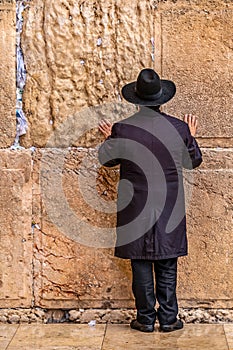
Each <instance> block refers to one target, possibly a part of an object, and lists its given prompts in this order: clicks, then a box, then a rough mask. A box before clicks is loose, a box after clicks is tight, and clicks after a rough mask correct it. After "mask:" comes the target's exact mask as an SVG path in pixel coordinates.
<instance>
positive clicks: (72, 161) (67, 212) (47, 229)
mask: <svg viewBox="0 0 233 350" xmlns="http://www.w3.org/2000/svg"><path fill="white" fill-rule="evenodd" d="M65 152H66V153H67V151H65V150H64V151H63V155H64V154H65ZM93 152H94V151H92V152H91V151H87V150H73V149H72V150H70V151H69V152H68V153H67V154H66V155H65V156H66V158H65V166H64V168H63V169H61V170H62V185H63V188H61V187H60V188H59V187H56V188H54V192H55V193H60V192H61V191H63V192H64V195H65V198H66V201H67V203H68V209H67V208H66V209H64V210H63V207H62V206H63V203H61V202H60V199H59V198H58V199H57V200H54V199H52V207H50V199H51V197H50V192H49V190H48V189H47V188H44V187H43V186H44V185H45V182H44V180H43V179H40V178H39V177H38V176H37V175H35V176H34V178H35V179H37V181H38V180H39V179H40V180H41V182H40V187H41V195H42V199H43V207H42V208H41V214H40V215H41V218H40V221H39V222H38V221H37V224H38V225H39V227H41V230H38V229H35V231H34V232H35V252H34V260H35V263H34V269H35V284H34V286H35V297H36V305H38V306H43V307H61V306H62V307H67V308H72V307H110V306H111V307H119V306H120V305H121V304H122V303H123V304H124V303H125V300H127V305H131V306H133V302H132V296H131V276H130V268H129V264H128V263H126V262H124V261H122V260H119V259H116V258H114V257H113V249H112V248H111V247H112V246H113V243H114V240H113V239H112V238H111V236H110V238H111V239H110V242H107V246H109V248H108V249H103V248H101V247H102V246H104V245H105V244H106V241H105V237H103V238H102V237H101V230H102V227H103V230H104V227H110V228H111V226H113V225H114V224H115V213H114V212H113V214H111V215H110V216H108V215H107V214H102V215H101V212H100V214H98V212H97V211H96V209H93V208H91V204H90V203H91V200H92V198H91V196H92V195H93V193H96V195H97V191H98V189H99V191H100V193H101V194H102V197H104V198H107V199H110V200H111V199H113V198H114V196H115V192H116V189H115V185H116V180H117V178H118V170H114V169H113V170H111V171H110V172H111V175H110V176H109V174H108V177H106V173H105V172H106V170H105V171H104V170H101V171H100V173H99V174H98V173H97V169H96V162H97V160H96V157H95V156H94V154H95V155H96V153H95V152H94V154H93ZM45 155H49V158H46V157H45ZM58 155H59V152H58V151H57V150H51V151H50V150H47V151H43V152H38V154H37V153H36V154H35V160H34V164H35V169H37V171H38V170H39V171H41V175H43V176H44V177H45V181H47V182H49V181H51V180H52V181H53V179H52V178H51V176H52V177H53V178H54V177H55V176H56V174H55V172H54V171H52V172H50V171H49V169H50V170H51V169H52V162H53V161H54V160H56V159H57V158H56V157H58ZM85 158H86V160H85ZM43 162H45V163H46V162H47V163H46V164H45V165H43ZM37 163H39V164H37ZM82 163H84V167H85V168H84V167H82V166H83V165H82ZM87 164H89V165H88V166H87ZM42 165H43V166H45V168H46V171H45V172H43V171H42ZM46 166H48V167H46ZM85 172H86V175H85V176H87V175H88V173H89V174H91V178H93V177H94V179H95V177H96V175H97V176H98V181H97V190H96V189H93V186H92V185H91V183H90V181H92V180H93V179H91V180H90V178H89V179H88V184H89V187H88V188H86V189H85V186H84V188H83V189H82V190H83V192H80V187H81V186H80V177H81V176H82V173H85ZM105 181H106V183H107V186H105V190H103V188H104V182H105ZM47 182H46V183H47ZM98 182H99V184H98ZM84 185H85V184H84ZM93 190H94V192H93ZM103 192H104V194H103ZM51 195H52V194H51ZM83 197H84V198H83ZM94 199H95V197H94ZM38 201H39V202H40V201H41V199H39V198H38ZM54 204H55V205H54ZM92 204H93V206H94V205H95V203H94V201H92ZM59 207H62V212H60V208H59ZM37 208H39V206H37ZM97 209H98V208H97ZM72 211H73V212H74V213H75V215H76V216H77V217H76V216H75V219H77V221H74V223H73V222H72V220H73V217H72V216H71V214H72ZM48 212H49V214H48ZM57 212H58V214H57ZM38 219H39V216H37V220H38ZM78 219H79V220H78ZM83 221H85V222H86V223H87V224H88V225H89V226H88V227H89V230H90V232H88V231H84V232H82V231H81V230H82V228H81V227H80V222H83ZM113 231H114V229H113ZM99 232H100V233H99ZM97 234H99V235H100V236H98V235H97ZM110 234H111V231H110ZM107 238H108V239H109V237H107ZM113 238H114V237H113ZM98 247H99V248H98Z"/></svg>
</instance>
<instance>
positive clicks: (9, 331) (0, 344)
mask: <svg viewBox="0 0 233 350" xmlns="http://www.w3.org/2000/svg"><path fill="white" fill-rule="evenodd" d="M18 327H19V326H18V325H9V324H7V325H2V324H1V325H0V350H6V349H7V346H8V344H9V343H10V341H11V340H12V338H13V337H14V335H15V333H16V331H17V328H18Z"/></svg>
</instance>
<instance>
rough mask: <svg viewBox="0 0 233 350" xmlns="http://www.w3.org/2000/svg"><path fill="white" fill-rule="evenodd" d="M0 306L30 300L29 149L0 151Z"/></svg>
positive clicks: (28, 304) (16, 304) (27, 304)
mask: <svg viewBox="0 0 233 350" xmlns="http://www.w3.org/2000/svg"><path fill="white" fill-rule="evenodd" d="M0 193H1V196H0V207H1V210H0V236H1V239H0V250H1V255H0V307H20V306H24V307H30V305H31V301H32V235H31V210H32V182H31V154H30V152H29V151H19V152H14V151H9V150H2V151H1V152H0Z"/></svg>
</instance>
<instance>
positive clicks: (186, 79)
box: [161, 1, 233, 147]
mask: <svg viewBox="0 0 233 350" xmlns="http://www.w3.org/2000/svg"><path fill="white" fill-rule="evenodd" d="M191 3H192V5H193V6H191V5H190V2H186V1H178V2H176V4H175V5H171V2H169V4H170V5H169V4H166V5H165V7H164V8H163V7H161V14H162V33H163V34H162V47H163V50H162V72H163V76H164V77H169V78H172V79H173V80H174V81H175V82H176V84H177V94H176V96H175V98H174V99H173V100H172V101H171V102H170V103H169V104H168V105H167V106H165V108H166V110H167V111H169V112H171V113H173V114H174V115H177V116H180V117H181V116H182V115H184V114H185V113H193V114H196V115H198V116H199V120H200V127H199V133H198V135H199V136H200V137H203V138H207V139H209V138H212V139H213V138H224V140H225V146H226V145H227V142H228V141H230V140H228V139H227V137H228V138H230V137H231V138H232V136H233V131H232V113H233V107H232V102H231V101H232V79H233V59H232V58H233V41H232V25H233V16H232V14H233V4H232V2H228V1H191ZM162 9H163V10H162ZM216 142H218V141H216ZM213 143H214V141H213V142H212V145H213ZM205 144H206V145H207V144H208V142H205ZM222 147H224V146H223V144H222Z"/></svg>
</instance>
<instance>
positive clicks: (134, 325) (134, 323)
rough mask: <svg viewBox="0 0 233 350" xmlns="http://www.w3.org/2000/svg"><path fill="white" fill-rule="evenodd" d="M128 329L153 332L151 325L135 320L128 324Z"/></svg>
mask: <svg viewBox="0 0 233 350" xmlns="http://www.w3.org/2000/svg"><path fill="white" fill-rule="evenodd" d="M130 327H131V328H133V329H136V330H137V331H140V332H153V331H154V325H153V324H142V323H140V322H138V321H137V320H133V321H131V323H130Z"/></svg>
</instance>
